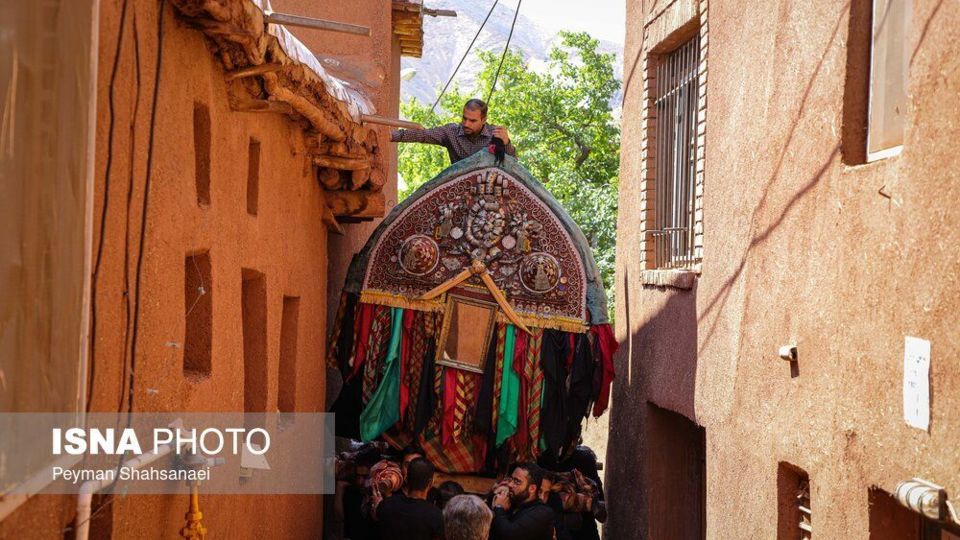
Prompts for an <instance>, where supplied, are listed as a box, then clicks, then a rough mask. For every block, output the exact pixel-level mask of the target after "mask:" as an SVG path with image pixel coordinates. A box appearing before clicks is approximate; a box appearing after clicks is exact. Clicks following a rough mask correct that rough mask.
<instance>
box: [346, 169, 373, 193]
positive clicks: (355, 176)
mask: <svg viewBox="0 0 960 540" xmlns="http://www.w3.org/2000/svg"><path fill="white" fill-rule="evenodd" d="M367 180H370V169H357V170H355V171H350V189H351V190H358V189H360V188H362V187H363V185H364V184H366V183H367Z"/></svg>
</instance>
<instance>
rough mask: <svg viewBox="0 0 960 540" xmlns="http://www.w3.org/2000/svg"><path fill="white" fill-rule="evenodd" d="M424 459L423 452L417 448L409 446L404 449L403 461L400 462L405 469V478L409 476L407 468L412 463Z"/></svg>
mask: <svg viewBox="0 0 960 540" xmlns="http://www.w3.org/2000/svg"><path fill="white" fill-rule="evenodd" d="M422 457H423V450H421V449H420V448H419V447H416V446H408V447H406V448H404V449H403V461H401V462H400V467H401V468H402V469H403V476H404V478H406V476H407V467H408V466H409V465H410V462H411V461H413V460H415V459H417V458H422Z"/></svg>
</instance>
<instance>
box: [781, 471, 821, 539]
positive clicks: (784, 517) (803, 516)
mask: <svg viewBox="0 0 960 540" xmlns="http://www.w3.org/2000/svg"><path fill="white" fill-rule="evenodd" d="M812 536H813V511H812V507H811V506H810V476H809V475H808V474H807V473H806V471H804V470H803V469H801V468H800V467H797V466H795V465H791V464H789V463H786V462H780V464H779V465H778V466H777V539H778V540H809V539H810V538H811V537H812Z"/></svg>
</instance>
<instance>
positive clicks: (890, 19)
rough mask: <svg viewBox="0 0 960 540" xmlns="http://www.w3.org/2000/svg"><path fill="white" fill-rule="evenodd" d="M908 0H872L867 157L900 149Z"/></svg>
mask: <svg viewBox="0 0 960 540" xmlns="http://www.w3.org/2000/svg"><path fill="white" fill-rule="evenodd" d="M910 9H911V2H910V0H874V2H873V25H872V26H873V28H872V30H873V32H872V43H871V50H870V114H869V119H868V130H867V161H875V160H878V159H882V158H885V157H889V156H893V155H896V154H899V153H900V149H901V148H902V146H903V119H904V115H905V113H906V105H907V69H908V67H909V66H908V64H907V58H908V52H907V47H906V45H907V43H908V35H909V28H908V25H909V22H910Z"/></svg>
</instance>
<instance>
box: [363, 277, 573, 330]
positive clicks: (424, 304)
mask: <svg viewBox="0 0 960 540" xmlns="http://www.w3.org/2000/svg"><path fill="white" fill-rule="evenodd" d="M483 290H484V291H486V288H483ZM445 300H446V295H440V296H438V297H437V298H435V299H432V300H420V299H417V298H410V297H407V296H403V295H399V294H394V293H387V292H380V291H370V290H367V291H363V292H361V293H360V302H362V303H364V304H376V305H380V306H388V307H397V308H403V309H413V310H417V311H431V312H434V313H444V312H445V311H446V307H447V305H446V302H445ZM517 317H518V318H519V319H520V320H521V321H522V322H523V324H525V325H527V326H528V327H531V328H533V327H536V328H549V329H551V330H560V331H561V332H573V333H574V334H584V333H586V332H588V331H590V325H589V324H587V323H586V322H584V321H582V320H580V319H575V318H573V317H559V316H558V317H540V316H538V315H529V314H526V313H521V312H517ZM497 322H498V323H504V324H513V321H511V320H510V319H509V318H508V317H507V315H506V313H504V312H503V309H499V310H497Z"/></svg>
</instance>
